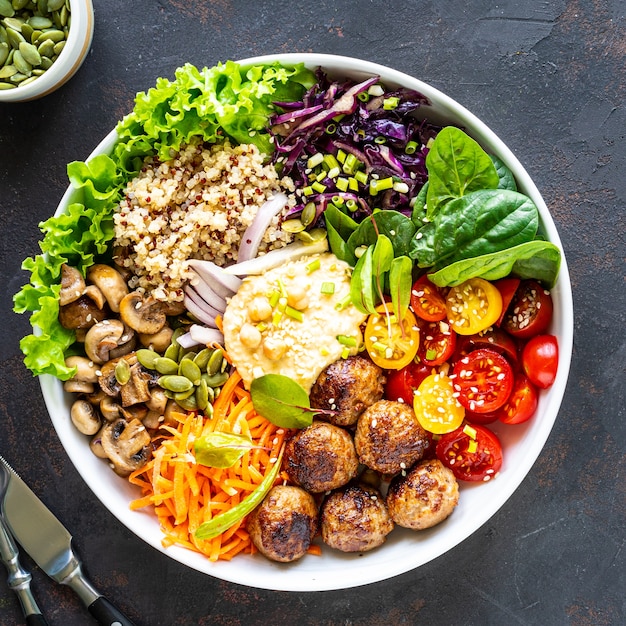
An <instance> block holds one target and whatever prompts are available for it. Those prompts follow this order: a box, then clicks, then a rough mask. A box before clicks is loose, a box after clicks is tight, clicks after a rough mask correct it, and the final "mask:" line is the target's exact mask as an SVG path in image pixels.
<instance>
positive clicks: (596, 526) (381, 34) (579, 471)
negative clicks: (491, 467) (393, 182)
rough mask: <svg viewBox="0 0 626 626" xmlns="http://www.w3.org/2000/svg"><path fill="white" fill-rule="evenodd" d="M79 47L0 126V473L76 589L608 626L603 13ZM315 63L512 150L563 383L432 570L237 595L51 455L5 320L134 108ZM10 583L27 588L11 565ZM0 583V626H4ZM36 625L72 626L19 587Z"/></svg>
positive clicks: (224, 8) (485, 14)
mask: <svg viewBox="0 0 626 626" xmlns="http://www.w3.org/2000/svg"><path fill="white" fill-rule="evenodd" d="M94 4H95V9H96V31H95V36H94V41H93V47H92V49H91V52H90V53H89V56H88V58H87V61H86V63H85V65H84V66H83V68H82V69H81V70H80V71H79V73H78V74H77V75H76V77H75V78H74V79H73V80H72V81H71V82H70V83H69V84H67V85H66V86H65V87H64V88H62V89H61V90H59V91H58V92H56V93H54V94H52V95H50V96H48V97H46V98H45V99H43V100H40V101H36V102H31V103H26V104H16V105H0V241H1V246H2V247H1V257H0V260H1V263H0V280H1V284H0V294H1V307H2V308H1V321H0V333H1V335H2V339H1V340H0V361H1V363H2V365H1V376H2V382H1V384H0V453H1V454H3V455H5V456H6V457H8V458H9V459H11V460H12V462H13V464H14V465H15V467H16V469H18V471H19V472H20V473H21V474H22V475H23V477H24V478H25V479H26V480H27V481H28V482H29V483H30V484H31V486H32V487H33V489H34V490H35V491H36V492H37V493H38V494H39V495H40V496H41V497H42V498H43V499H44V500H45V501H46V502H47V503H48V504H49V505H50V506H51V508H53V510H54V512H55V513H56V514H57V515H58V516H59V517H60V518H61V519H62V520H63V521H64V522H65V523H66V524H67V526H68V527H69V528H70V529H71V531H72V533H73V534H74V536H75V542H76V545H77V548H78V550H79V552H80V554H81V555H82V556H83V557H84V560H85V561H86V562H87V571H88V573H89V575H90V576H91V578H92V579H93V581H94V582H95V584H96V585H97V586H98V587H99V588H100V589H101V590H102V591H103V592H104V593H105V594H106V595H108V596H109V597H110V598H111V599H113V600H114V601H115V602H116V603H118V605H119V606H120V607H121V608H122V609H123V610H124V611H126V612H127V613H128V614H129V615H130V616H131V617H132V618H133V619H135V620H136V622H137V624H138V625H140V626H177V625H194V624H197V625H203V626H206V625H209V624H216V625H222V626H237V625H250V624H300V625H301V626H304V625H314V624H315V625H318V624H323V625H359V626H382V625H387V624H390V625H399V624H430V625H437V626H438V625H461V624H463V625H472V626H473V625H481V626H482V625H493V626H501V625H508V624H520V625H537V626H546V625H553V624H554V625H558V624H571V625H574V626H606V625H613V624H615V625H617V624H624V623H626V572H625V565H626V559H625V557H626V545H625V543H626V541H625V540H626V531H625V528H626V490H625V488H624V485H625V484H626V481H625V480H624V476H625V474H626V464H625V462H624V454H625V451H626V448H625V441H626V415H625V412H624V386H625V382H626V379H625V376H624V362H625V361H626V341H625V340H624V323H625V316H624V313H625V301H626V298H625V296H624V275H625V273H624V256H625V255H624V252H625V247H624V217H625V214H626V211H625V209H624V203H625V202H626V182H625V181H626V137H625V134H626V108H625V106H624V101H625V96H626V20H625V16H624V14H625V5H624V2H623V0H594V1H593V2H591V1H587V2H583V1H582V0H554V1H551V2H548V1H546V0H515V1H513V0H501V1H500V2H488V1H487V0H475V1H474V0H473V1H471V2H467V1H466V0H439V1H437V2H432V1H424V2H419V1H417V0H410V1H406V0H405V1H403V2H400V1H397V0H385V1H382V0H371V1H349V0H333V2H329V1H328V0H317V1H316V2H300V1H295V2H294V1H292V2H289V1H283V2H276V1H274V0H271V1H264V0H260V1H258V2H252V1H247V2H245V1H239V2H237V1H234V0H214V1H202V2H192V1H189V0H134V1H132V2H128V1H122V0H95V3H94ZM293 51H299V52H328V53H338V54H344V55H351V56H356V57H361V58H364V59H368V60H371V61H376V62H379V63H383V64H386V65H390V66H392V67H394V68H396V69H398V70H402V71H405V72H408V73H410V74H412V75H414V76H416V77H418V78H420V79H422V80H424V81H426V82H429V83H431V84H432V85H434V86H435V87H438V88H439V89H441V90H443V91H444V92H446V93H447V94H449V95H450V96H452V97H453V98H456V99H457V100H458V101H459V102H461V103H462V104H464V105H465V106H466V107H467V108H469V109H470V110H471V111H472V112H474V113H475V114H477V115H478V116H479V117H480V118H481V119H482V120H483V121H485V122H486V123H487V124H488V125H490V126H491V127H492V128H493V129H494V130H495V132H496V133H497V134H498V135H499V136H500V137H501V138H502V139H503V140H504V141H505V142H506V143H507V144H508V145H509V146H510V147H511V148H512V149H513V151H514V152H515V153H516V154H517V156H518V157H519V158H520V160H521V161H522V163H523V164H524V165H525V166H526V167H527V169H528V171H529V172H530V174H531V176H532V177H533V178H534V180H535V182H536V183H537V185H538V187H539V189H540V190H541V192H542V193H543V195H544V197H545V200H546V202H547V204H548V206H549V207H550V210H551V212H552V215H553V216H554V220H555V222H556V224H557V227H558V229H559V232H560V235H561V238H562V241H563V244H564V247H565V251H566V255H567V260H568V263H569V268H570V272H571V280H572V284H573V291H574V303H575V345H574V355H573V362H572V368H571V376H570V382H569V385H568V388H567V392H566V395H565V399H564V402H563V405H562V408H561V411H560V414H559V417H558V420H557V422H556V425H555V427H554V429H553V431H552V433H551V436H550V438H549V440H548V442H547V445H546V448H545V450H544V451H543V453H542V454H541V456H540V457H539V459H538V461H537V462H536V464H535V465H534V467H533V469H532V470H531V472H530V474H529V475H528V477H527V478H526V480H525V481H524V482H523V483H522V485H521V486H520V487H519V489H518V490H517V491H516V493H515V494H514V495H513V497H512V498H511V499H510V500H509V501H508V502H507V504H506V505H505V506H504V507H503V508H502V509H501V510H500V511H499V512H498V513H497V514H496V515H495V516H494V517H493V518H492V519H491V520H490V521H489V522H488V523H486V524H485V525H484V526H483V527H482V528H480V529H479V530H478V531H477V532H476V533H474V534H473V535H472V536H471V537H470V538H469V539H467V540H466V541H465V542H463V543H462V544H461V545H459V546H458V547H456V548H454V549H453V550H451V551H450V552H448V553H446V554H445V555H443V556H441V557H440V558H438V559H436V560H435V561H433V562H431V563H428V564H427V565H425V566H423V567H420V568H419V569H417V570H415V571H411V572H408V573H406V574H404V575H401V576H398V577H396V578H394V579H392V580H388V581H385V582H381V583H378V584H373V585H369V586H367V587H361V588H356V589H350V590H347V591H332V592H325V593H287V592H281V593H277V592H271V591H260V590H256V589H249V588H244V587H241V586H237V585H234V584H230V583H225V582H222V581H220V580H217V579H213V578H210V577H208V576H205V575H201V574H199V573H197V572H195V571H192V570H190V569H187V568H186V567H184V566H182V565H180V564H178V563H176V562H173V561H171V560H169V559H167V558H165V557H164V556H162V555H161V554H159V553H157V552H156V551H155V550H153V549H152V548H151V547H149V546H147V545H146V544H144V543H143V542H142V541H141V540H139V539H138V538H137V537H136V536H135V535H133V534H131V533H130V532H129V531H128V530H127V529H126V528H124V527H123V526H121V524H120V523H118V522H117V520H116V519H114V518H113V517H112V516H111V515H110V514H109V513H108V511H106V510H105V509H104V507H103V506H102V505H101V504H100V503H99V501H98V500H97V499H96V498H95V496H94V495H93V494H92V493H91V491H89V489H88V488H87V487H86V485H85V484H84V483H83V481H82V479H81V478H80V476H79V475H78V473H77V471H76V469H75V468H74V467H73V465H72V464H71V463H70V461H69V459H68V457H67V456H66V454H65V453H64V451H63V449H62V447H61V445H60V443H59V441H58V438H57V436H56V434H55V432H54V431H53V428H52V425H51V423H50V420H49V418H48V416H47V413H46V410H45V407H44V404H43V400H42V398H41V394H40V390H39V386H38V383H37V381H36V380H34V379H33V378H32V377H31V375H30V373H28V372H27V371H26V370H25V368H24V367H23V364H22V360H21V354H20V351H19V347H18V341H19V338H20V337H21V336H23V335H24V334H25V333H27V332H28V329H29V327H28V322H27V319H26V318H25V317H20V316H17V315H15V314H14V313H12V311H11V306H12V305H11V295H12V293H13V292H15V291H16V290H17V289H18V288H19V287H20V286H21V285H22V283H23V282H24V281H25V280H26V274H25V273H24V272H21V271H20V263H21V260H22V259H23V258H24V257H25V256H31V255H33V254H35V253H36V252H37V241H38V240H39V236H40V233H39V231H38V228H37V224H38V223H39V222H40V221H41V220H43V219H45V218H47V217H48V216H50V215H51V214H52V212H53V211H54V209H55V207H56V205H57V203H58V201H59V199H60V198H61V195H62V193H63V191H64V189H65V187H66V185H67V179H66V174H65V165H66V163H68V162H69V161H72V160H75V159H78V160H83V159H85V158H86V157H87V155H88V154H89V153H90V152H91V150H92V149H93V148H94V147H95V145H96V144H97V143H98V142H99V141H100V139H101V138H102V137H104V135H105V134H107V133H108V132H109V130H111V129H112V128H113V126H114V124H115V122H116V121H117V120H118V119H119V118H120V117H121V116H123V115H124V114H125V113H127V112H128V111H129V110H130V109H131V106H132V100H133V96H134V94H135V93H136V92H137V91H140V90H145V89H148V88H149V87H151V86H152V85H153V84H154V82H155V79H156V78H157V77H158V76H167V77H172V76H173V71H174V69H175V68H176V67H177V66H178V65H180V64H182V63H184V62H186V61H190V62H192V63H194V64H196V65H199V66H204V65H213V64H215V63H216V62H218V61H224V60H226V59H229V58H244V57H247V56H251V55H256V54H265V53H272V52H293ZM24 562H25V563H26V564H27V565H29V566H30V567H34V566H33V564H32V562H30V561H29V560H28V559H26V558H24ZM3 574H4V570H3V569H2V568H0V624H1V625H2V626H13V625H15V624H20V623H22V622H21V614H20V611H19V608H18V604H17V601H16V598H15V596H14V595H13V593H12V592H11V591H10V590H9V589H8V587H6V586H5V585H4V584H3ZM33 577H34V588H35V590H36V593H37V596H38V599H39V601H40V604H41V606H42V608H43V609H44V611H45V613H46V615H47V616H48V619H49V622H50V624H52V625H57V626H77V625H81V626H82V625H87V624H89V623H92V622H91V620H90V617H89V616H88V615H87V614H86V613H85V611H84V610H83V609H82V607H81V606H80V605H79V603H78V601H77V599H76V597H75V596H74V595H73V594H72V592H71V591H70V590H68V589H66V588H63V587H59V586H56V585H55V584H54V583H52V582H51V581H50V580H49V579H47V578H46V577H45V576H44V575H43V574H42V572H41V571H39V570H37V569H36V568H34V571H33Z"/></svg>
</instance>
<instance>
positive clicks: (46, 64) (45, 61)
mask: <svg viewBox="0 0 626 626" xmlns="http://www.w3.org/2000/svg"><path fill="white" fill-rule="evenodd" d="M53 63H54V61H53V60H52V59H51V58H49V57H42V58H41V67H42V68H43V69H44V70H49V69H50V68H51V67H52V64H53Z"/></svg>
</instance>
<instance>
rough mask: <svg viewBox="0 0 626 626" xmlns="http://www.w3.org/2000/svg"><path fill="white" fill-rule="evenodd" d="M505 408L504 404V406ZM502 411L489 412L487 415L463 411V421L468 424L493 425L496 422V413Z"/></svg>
mask: <svg viewBox="0 0 626 626" xmlns="http://www.w3.org/2000/svg"><path fill="white" fill-rule="evenodd" d="M505 406H506V404H505ZM501 410H502V408H499V409H498V410H497V411H489V413H474V412H473V411H465V419H466V420H467V421H468V422H470V424H493V423H494V422H497V421H498V413H499V412H500V411H501Z"/></svg>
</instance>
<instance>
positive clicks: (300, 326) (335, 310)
mask: <svg viewBox="0 0 626 626" xmlns="http://www.w3.org/2000/svg"><path fill="white" fill-rule="evenodd" d="M350 274H351V268H350V266H349V265H348V264H347V263H345V262H343V261H340V260H339V259H338V258H337V257H336V256H335V255H334V254H331V253H327V254H321V255H317V254H316V255H311V256H306V257H303V258H301V259H299V260H296V261H290V262H289V263H286V264H285V265H282V266H280V267H276V268H274V269H271V270H269V271H267V272H265V273H264V274H262V275H260V276H249V277H247V278H246V279H244V281H243V283H242V285H241V287H240V288H239V290H238V291H237V293H236V294H235V295H234V296H233V297H232V298H231V300H230V301H229V303H228V305H227V307H226V311H225V312H224V319H223V329H224V342H225V347H226V351H227V352H228V355H229V357H230V358H231V360H232V362H233V364H234V365H235V367H236V368H237V369H238V371H239V373H240V374H241V377H242V378H243V381H244V383H245V385H246V387H249V386H250V383H251V382H252V380H254V379H255V378H258V377H260V376H263V375H265V374H282V375H284V376H289V377H290V378H292V379H293V380H295V381H296V382H298V383H299V384H300V385H301V386H302V387H303V388H304V389H305V390H306V391H307V393H308V392H309V391H310V389H311V386H312V385H313V383H314V382H315V380H316V379H317V377H318V376H319V374H320V372H321V371H322V370H323V369H324V368H326V367H327V366H328V365H330V364H331V363H334V362H335V361H337V360H338V359H340V358H342V357H343V358H346V357H347V356H349V355H352V354H356V353H357V351H358V348H359V346H360V345H361V342H362V336H361V330H360V325H361V323H362V322H363V321H364V320H365V318H366V317H367V316H366V315H365V314H364V313H361V312H360V311H358V310H357V309H356V308H355V307H354V305H352V304H351V303H350Z"/></svg>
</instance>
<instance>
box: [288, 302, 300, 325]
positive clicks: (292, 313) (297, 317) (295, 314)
mask: <svg viewBox="0 0 626 626" xmlns="http://www.w3.org/2000/svg"><path fill="white" fill-rule="evenodd" d="M285 313H286V314H287V315H289V317H291V318H292V319H294V320H296V321H297V322H301V321H302V320H303V319H304V315H302V311H298V309H294V308H293V307H291V306H289V305H287V306H286V307H285Z"/></svg>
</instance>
